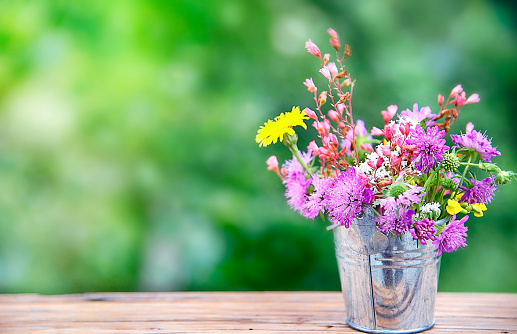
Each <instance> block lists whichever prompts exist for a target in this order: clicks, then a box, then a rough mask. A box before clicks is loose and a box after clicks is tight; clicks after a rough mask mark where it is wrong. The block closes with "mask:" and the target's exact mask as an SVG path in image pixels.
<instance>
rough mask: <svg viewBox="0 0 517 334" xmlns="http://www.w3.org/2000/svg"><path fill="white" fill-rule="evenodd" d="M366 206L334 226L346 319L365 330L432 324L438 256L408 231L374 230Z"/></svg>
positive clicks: (407, 329)
mask: <svg viewBox="0 0 517 334" xmlns="http://www.w3.org/2000/svg"><path fill="white" fill-rule="evenodd" d="M373 218H374V214H373V211H372V210H371V209H368V210H366V211H365V212H364V214H363V216H362V217H361V218H356V219H355V220H354V221H353V223H352V224H351V225H350V227H349V228H345V227H344V226H339V227H336V228H334V242H335V247H336V258H337V263H338V267H339V276H340V279H341V287H342V290H343V297H344V299H345V308H346V312H347V323H348V325H349V326H350V327H352V328H355V329H357V330H360V331H363V332H368V333H417V332H421V331H424V330H426V329H429V328H431V327H433V325H434V304H435V299H436V293H437V288H438V275H439V272H440V256H438V252H437V250H436V249H435V247H434V245H433V244H432V243H431V242H428V244H427V245H421V244H419V243H418V242H417V241H416V240H413V237H412V236H411V234H410V233H409V232H406V233H405V234H403V235H402V236H401V237H400V238H399V237H396V236H395V237H388V236H386V235H385V234H383V233H381V232H379V230H378V228H377V226H376V223H375V222H374V221H373Z"/></svg>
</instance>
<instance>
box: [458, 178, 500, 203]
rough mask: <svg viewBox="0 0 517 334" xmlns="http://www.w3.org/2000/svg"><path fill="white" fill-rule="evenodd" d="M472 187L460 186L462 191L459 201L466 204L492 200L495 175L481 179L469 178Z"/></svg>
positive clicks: (495, 188) (495, 187) (495, 184)
mask: <svg viewBox="0 0 517 334" xmlns="http://www.w3.org/2000/svg"><path fill="white" fill-rule="evenodd" d="M470 181H471V182H472V188H467V187H464V186H462V187H460V189H461V190H462V191H463V192H464V193H463V196H462V197H461V199H460V200H459V202H466V203H468V204H474V203H489V202H491V201H492V197H493V196H494V191H496V190H497V183H496V182H495V176H490V177H487V178H485V179H483V180H481V181H477V180H475V179H470Z"/></svg>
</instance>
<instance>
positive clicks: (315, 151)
mask: <svg viewBox="0 0 517 334" xmlns="http://www.w3.org/2000/svg"><path fill="white" fill-rule="evenodd" d="M307 150H310V151H312V155H314V156H318V155H319V148H318V145H316V142H315V141H314V140H313V141H311V142H310V143H309V145H308V146H307Z"/></svg>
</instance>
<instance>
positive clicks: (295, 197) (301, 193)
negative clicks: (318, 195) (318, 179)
mask: <svg viewBox="0 0 517 334" xmlns="http://www.w3.org/2000/svg"><path fill="white" fill-rule="evenodd" d="M284 184H285V197H287V204H289V206H290V207H291V208H292V209H293V210H295V211H298V212H299V213H300V214H301V215H303V216H305V214H304V205H305V203H306V202H307V195H308V189H307V188H308V187H309V185H310V184H311V179H308V180H306V179H305V176H304V174H302V173H294V174H292V175H291V176H289V175H288V176H287V177H286V178H285V180H284Z"/></svg>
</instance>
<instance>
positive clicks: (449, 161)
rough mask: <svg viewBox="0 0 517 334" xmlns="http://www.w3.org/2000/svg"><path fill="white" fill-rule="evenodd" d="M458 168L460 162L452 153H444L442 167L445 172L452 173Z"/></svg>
mask: <svg viewBox="0 0 517 334" xmlns="http://www.w3.org/2000/svg"><path fill="white" fill-rule="evenodd" d="M459 166H460V160H459V159H458V157H457V156H456V154H453V153H445V154H444V155H443V161H442V167H443V169H445V170H446V171H450V172H453V171H455V170H456V169H458V167H459Z"/></svg>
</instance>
